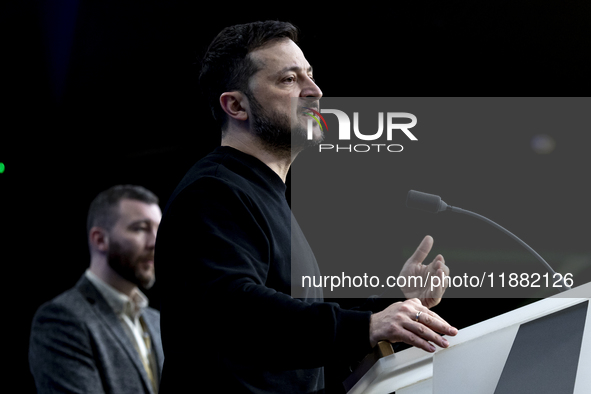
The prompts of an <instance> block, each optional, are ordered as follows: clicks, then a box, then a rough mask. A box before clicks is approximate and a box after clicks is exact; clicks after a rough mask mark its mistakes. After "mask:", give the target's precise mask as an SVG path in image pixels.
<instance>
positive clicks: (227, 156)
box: [155, 147, 371, 394]
mask: <svg viewBox="0 0 591 394" xmlns="http://www.w3.org/2000/svg"><path fill="white" fill-rule="evenodd" d="M285 189H286V186H285V184H284V183H283V181H282V180H281V178H280V177H279V176H278V175H277V174H276V173H275V172H273V171H272V170H271V169H270V168H269V167H268V166H266V165H265V164H264V163H262V162H261V161H259V160H258V159H256V158H255V157H253V156H250V155H247V154H244V153H242V152H240V151H238V150H236V149H233V148H230V147H219V148H217V149H216V150H215V151H214V152H212V153H210V154H209V155H208V156H206V157H205V158H204V159H202V160H200V161H199V162H198V163H196V164H195V165H194V166H193V168H191V170H189V172H188V173H187V174H186V175H185V177H184V178H183V180H182V181H181V182H180V184H179V185H178V187H177V189H176V190H175V191H174V193H173V195H172V196H171V198H170V200H169V202H168V204H167V206H166V208H165V211H164V215H163V218H162V222H161V224H160V228H159V230H158V236H157V241H156V255H155V259H156V272H157V278H158V282H159V284H160V289H161V294H162V307H161V326H162V340H163V347H164V356H165V362H164V371H163V376H162V385H161V393H163V394H170V393H181V392H182V393H185V392H208V390H214V391H216V392H233V393H236V392H255V393H277V392H281V393H292V392H293V393H305V392H314V391H318V390H320V389H322V388H323V386H324V380H323V371H322V366H323V365H325V364H326V363H328V362H331V361H333V360H342V359H343V358H351V359H356V358H357V359H358V358H359V357H360V356H362V355H363V354H365V353H367V352H369V351H370V345H369V318H370V315H371V313H370V312H363V311H352V310H345V309H342V308H340V307H339V306H338V305H337V304H334V303H326V302H323V299H322V293H321V292H319V291H318V289H315V290H310V292H309V294H307V297H306V298H305V299H294V298H292V297H291V296H290V289H291V288H290V286H291V272H292V271H291V268H292V264H293V266H294V270H296V269H297V272H298V273H302V274H307V275H319V274H320V273H319V270H318V266H317V264H316V260H315V258H314V254H313V253H312V250H311V249H310V247H309V245H308V243H307V242H306V239H305V237H304V235H303V234H302V232H301V230H300V228H299V226H298V225H297V222H296V221H295V219H293V215H292V213H291V210H290V209H289V206H288V204H287V201H286V199H285ZM292 251H293V252H292ZM201 364H203V365H201ZM203 385H211V386H210V387H209V389H207V390H205V389H203V387H204V386H203Z"/></svg>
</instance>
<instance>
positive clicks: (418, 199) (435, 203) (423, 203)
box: [406, 190, 570, 291]
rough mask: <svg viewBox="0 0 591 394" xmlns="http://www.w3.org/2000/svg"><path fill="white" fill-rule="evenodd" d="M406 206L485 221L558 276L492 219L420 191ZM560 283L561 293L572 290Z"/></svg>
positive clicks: (536, 255)
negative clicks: (447, 212) (460, 214)
mask: <svg viewBox="0 0 591 394" xmlns="http://www.w3.org/2000/svg"><path fill="white" fill-rule="evenodd" d="M406 206H407V207H408V208H412V209H419V210H421V211H426V212H430V213H439V212H443V211H451V212H455V213H463V214H465V215H468V216H472V217H475V218H477V219H480V220H483V221H485V222H486V223H488V224H490V225H492V226H493V227H496V228H497V229H499V230H501V231H502V232H504V233H505V234H507V235H508V236H509V237H511V238H513V239H514V240H515V241H517V242H518V243H519V244H521V246H523V247H524V248H525V249H527V251H528V252H530V253H531V254H533V255H534V257H535V258H536V259H537V260H538V261H539V262H540V263H542V265H544V267H545V268H546V269H547V270H548V272H549V273H551V274H552V275H555V274H556V272H555V271H554V270H553V269H552V267H551V266H550V264H548V263H547V262H546V260H544V259H543V258H542V256H540V255H539V254H538V253H537V252H536V251H535V250H533V249H532V248H531V247H530V246H529V245H528V244H526V243H525V242H523V241H522V240H521V239H519V238H518V237H517V236H516V235H514V234H513V233H512V232H510V231H509V230H507V229H506V228H504V227H502V226H500V225H498V224H497V223H495V222H493V221H492V220H490V219H488V218H486V217H484V216H482V215H479V214H477V213H474V212H470V211H467V210H465V209H462V208H458V207H452V206H451V205H447V204H446V203H445V202H443V200H441V197H439V196H436V195H434V194H429V193H423V192H418V191H415V190H410V191H409V192H408V195H407V196H406ZM560 283H561V284H562V288H561V289H560V291H566V290H570V287H568V286H567V285H566V284H565V283H564V278H562V276H561V279H560Z"/></svg>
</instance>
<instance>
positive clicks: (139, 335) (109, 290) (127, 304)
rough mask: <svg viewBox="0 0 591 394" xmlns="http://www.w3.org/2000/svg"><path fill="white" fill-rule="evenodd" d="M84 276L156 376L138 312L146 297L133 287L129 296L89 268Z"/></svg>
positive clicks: (141, 308)
mask: <svg viewBox="0 0 591 394" xmlns="http://www.w3.org/2000/svg"><path fill="white" fill-rule="evenodd" d="M85 276H86V278H87V279H88V280H89V281H90V282H91V283H92V284H93V285H94V286H95V287H96V288H97V290H98V291H99V292H100V293H101V295H102V296H103V298H104V299H105V301H107V304H109V306H110V307H111V309H112V310H113V312H115V315H117V317H118V318H119V320H120V321H121V323H122V324H123V329H124V330H125V332H126V333H127V336H128V337H129V339H130V340H131V342H132V343H133V345H134V347H135V348H136V350H137V351H138V353H139V355H140V357H141V358H142V362H143V363H144V365H145V366H146V365H147V366H148V368H150V370H151V373H152V376H158V374H157V370H156V362H155V359H154V355H153V354H152V350H151V349H150V348H149V343H150V341H149V333H148V332H146V331H145V330H144V327H143V325H142V323H141V321H140V314H141V312H142V310H144V308H146V307H147V306H148V297H146V295H145V294H144V293H142V292H141V291H140V290H139V289H138V288H135V289H134V291H133V293H132V295H131V297H128V296H127V295H125V294H123V293H121V292H120V291H118V290H116V289H115V288H114V287H112V286H111V285H109V284H107V283H105V282H104V281H103V280H102V279H101V278H99V277H98V276H96V275H95V274H94V273H92V272H91V271H90V270H89V269H87V270H86V272H85Z"/></svg>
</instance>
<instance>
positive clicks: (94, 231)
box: [88, 227, 109, 252]
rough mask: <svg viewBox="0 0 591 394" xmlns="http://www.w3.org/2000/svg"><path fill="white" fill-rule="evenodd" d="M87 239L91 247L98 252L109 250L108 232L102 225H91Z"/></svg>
mask: <svg viewBox="0 0 591 394" xmlns="http://www.w3.org/2000/svg"><path fill="white" fill-rule="evenodd" d="M88 241H89V242H90V245H91V247H92V248H94V249H96V250H98V251H99V252H107V251H108V250H109V234H108V233H107V231H106V230H105V229H104V228H102V227H92V228H91V229H90V232H89V234H88Z"/></svg>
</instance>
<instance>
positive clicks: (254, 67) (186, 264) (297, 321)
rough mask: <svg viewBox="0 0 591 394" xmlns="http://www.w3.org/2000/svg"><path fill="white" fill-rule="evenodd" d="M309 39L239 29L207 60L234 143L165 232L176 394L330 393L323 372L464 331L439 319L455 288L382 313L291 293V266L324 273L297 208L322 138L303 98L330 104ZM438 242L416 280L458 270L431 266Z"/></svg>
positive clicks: (276, 27)
mask: <svg viewBox="0 0 591 394" xmlns="http://www.w3.org/2000/svg"><path fill="white" fill-rule="evenodd" d="M296 43H297V30H296V28H295V27H294V26H293V25H291V24H289V23H284V22H277V21H269V22H255V23H250V24H245V25H237V26H232V27H229V28H226V29H224V30H223V31H222V32H221V33H220V34H219V35H218V36H217V37H216V38H215V39H214V41H213V42H212V43H211V45H210V46H209V49H208V51H207V53H206V55H205V57H204V59H203V64H202V72H201V75H200V83H201V86H202V88H203V90H204V92H205V94H206V97H207V99H208V100H209V102H210V105H211V109H212V112H213V115H214V117H215V119H216V120H217V121H218V123H219V126H220V128H221V130H222V143H221V146H220V147H218V148H216V149H215V150H214V151H213V152H212V153H210V154H209V155H208V156H206V157H205V158H204V159H202V160H200V161H199V162H198V163H196V164H195V165H194V166H193V168H191V169H190V170H189V172H188V173H187V174H186V175H185V177H184V178H183V180H182V181H181V182H180V184H179V185H178V187H177V188H176V190H175V191H174V193H173V195H172V196H171V198H170V200H169V202H168V204H167V207H166V209H165V213H164V215H163V219H162V223H161V226H160V228H159V232H158V236H157V241H156V254H155V259H156V260H155V261H156V270H157V271H158V275H159V280H160V283H161V285H162V297H163V298H162V311H161V313H162V315H161V325H162V339H163V347H164V354H165V363H164V370H163V376H162V384H161V387H160V390H161V391H160V392H161V393H163V394H170V393H180V392H193V391H195V392H212V391H216V392H233V393H240V392H249V393H278V392H281V393H312V392H321V391H322V390H323V389H324V376H323V366H324V365H326V364H327V363H330V362H332V361H334V360H343V359H348V358H349V359H352V360H355V359H359V358H361V357H362V356H363V355H364V354H366V353H367V352H369V351H370V350H371V347H372V346H374V345H375V344H376V343H377V342H378V341H380V340H387V341H390V342H406V343H409V344H411V345H414V346H417V347H420V348H422V349H424V350H426V351H430V352H432V351H435V347H434V346H433V344H435V345H438V346H441V347H446V346H447V342H446V341H445V339H444V338H442V337H441V336H440V335H439V334H438V333H441V334H448V335H455V333H457V330H456V329H455V328H453V327H451V326H450V325H449V324H447V323H446V322H445V321H444V320H443V319H441V318H440V317H439V316H437V315H436V314H435V313H433V312H431V311H430V310H429V309H428V307H431V306H433V305H435V304H437V303H438V302H439V300H440V298H441V294H442V292H443V290H444V289H442V288H438V289H435V291H434V292H430V291H424V290H423V289H406V291H405V295H406V296H407V297H409V298H411V299H408V300H406V301H404V302H398V303H394V304H391V305H390V306H388V307H387V308H386V309H384V310H383V311H381V312H377V313H372V312H371V311H361V310H347V309H343V308H341V307H339V306H338V305H337V304H334V303H326V302H323V299H322V293H321V292H313V291H312V292H310V293H309V294H308V295H307V297H306V298H304V299H294V298H292V297H291V296H290V295H289V294H290V288H291V267H292V265H296V264H297V269H298V272H302V273H307V274H309V275H319V269H318V266H317V263H316V260H315V258H314V254H313V253H312V250H311V249H310V246H309V245H308V243H307V242H306V239H305V237H304V235H303V234H302V232H301V230H300V228H299V226H298V225H297V222H296V221H295V219H294V218H293V215H292V213H291V210H290V208H289V206H288V204H287V201H286V198H285V191H286V185H285V179H286V176H287V172H288V170H289V168H290V165H291V163H292V161H293V160H294V158H295V156H297V153H298V152H299V151H300V150H301V149H304V148H305V147H306V146H307V144H309V143H312V144H314V143H318V142H319V141H320V140H321V138H322V136H321V134H320V133H315V137H314V139H313V140H312V141H307V138H306V135H305V134H304V135H303V136H302V138H301V139H300V140H298V139H295V140H294V142H293V143H292V135H291V116H290V115H291V98H293V97H299V98H306V100H307V102H308V103H309V104H310V105H314V103H315V102H317V101H318V100H319V99H320V98H321V97H322V91H321V90H320V88H319V87H318V86H317V85H316V83H315V82H314V78H313V71H312V67H311V66H310V64H309V63H308V61H307V60H306V58H305V57H304V54H303V52H302V50H301V49H300V48H299V47H298V45H297V44H296ZM316 105H317V103H316ZM201 132H210V131H208V130H204V131H201ZM298 141H301V145H300V144H299V142H298ZM432 242H433V240H432V239H431V238H430V237H426V238H425V239H424V240H423V242H422V243H421V245H420V246H419V249H417V252H415V254H414V255H413V257H411V258H410V259H409V260H408V262H407V263H406V264H405V266H404V268H403V272H405V274H417V275H420V274H424V273H427V272H428V273H429V274H430V275H438V276H441V275H442V274H444V273H448V272H449V271H448V268H447V266H445V263H444V260H443V258H442V257H441V256H437V258H436V259H435V260H434V261H433V262H432V263H431V264H429V265H427V266H426V265H423V264H421V263H422V261H423V259H424V258H425V257H426V255H427V253H428V252H429V250H430V249H431V245H432ZM422 301H424V303H425V304H427V303H430V304H428V305H424V304H423V303H422Z"/></svg>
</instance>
